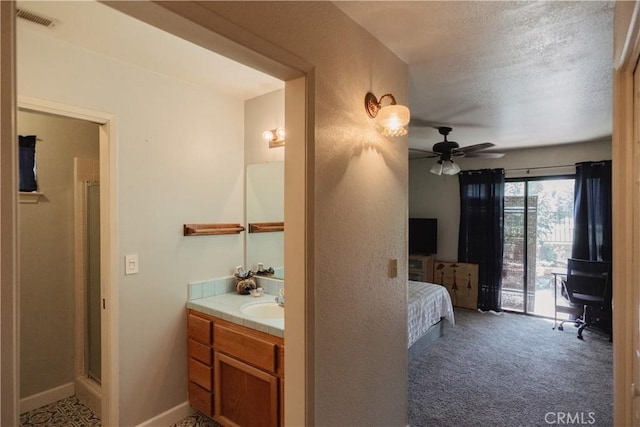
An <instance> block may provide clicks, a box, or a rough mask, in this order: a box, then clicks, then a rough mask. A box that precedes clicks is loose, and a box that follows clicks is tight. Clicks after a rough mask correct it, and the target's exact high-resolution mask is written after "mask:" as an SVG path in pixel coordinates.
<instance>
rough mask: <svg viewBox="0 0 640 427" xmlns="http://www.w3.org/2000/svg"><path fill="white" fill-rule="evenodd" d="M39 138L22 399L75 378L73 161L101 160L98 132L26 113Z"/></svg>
mask: <svg viewBox="0 0 640 427" xmlns="http://www.w3.org/2000/svg"><path fill="white" fill-rule="evenodd" d="M18 132H19V134H20V135H37V136H38V138H39V139H40V140H39V141H37V143H36V155H37V170H38V190H39V191H40V192H42V193H44V196H45V197H44V198H42V199H41V200H40V202H39V203H37V204H20V395H21V397H28V396H31V395H34V394H36V393H40V392H43V391H47V390H49V389H52V388H55V387H58V386H61V385H63V384H66V383H69V382H72V381H73V379H74V357H75V355H74V353H75V346H74V344H75V343H74V332H75V324H74V319H75V317H74V316H75V302H74V301H75V300H74V287H75V284H74V271H75V270H74V222H73V221H74V218H73V207H74V205H73V189H74V187H73V179H74V177H73V158H74V157H76V156H78V157H84V158H94V159H97V158H98V125H96V124H94V123H89V122H83V121H79V120H72V119H65V118H60V117H55V116H49V115H44V114H35V113H29V112H20V113H19V114H18Z"/></svg>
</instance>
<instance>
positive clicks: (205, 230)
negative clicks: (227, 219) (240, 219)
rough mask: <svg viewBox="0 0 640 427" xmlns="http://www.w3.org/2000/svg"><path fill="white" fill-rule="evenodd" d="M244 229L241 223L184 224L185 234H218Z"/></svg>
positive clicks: (234, 232)
mask: <svg viewBox="0 0 640 427" xmlns="http://www.w3.org/2000/svg"><path fill="white" fill-rule="evenodd" d="M241 231H244V227H243V226H241V225H240V224H184V226H183V232H184V235H185V236H211V235H217V234H239V233H240V232H241Z"/></svg>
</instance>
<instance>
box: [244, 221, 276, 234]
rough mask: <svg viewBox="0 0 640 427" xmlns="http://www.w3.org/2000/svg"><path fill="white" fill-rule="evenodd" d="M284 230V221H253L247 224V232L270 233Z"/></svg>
mask: <svg viewBox="0 0 640 427" xmlns="http://www.w3.org/2000/svg"><path fill="white" fill-rule="evenodd" d="M274 231H284V222H253V223H250V224H249V233H271V232H274Z"/></svg>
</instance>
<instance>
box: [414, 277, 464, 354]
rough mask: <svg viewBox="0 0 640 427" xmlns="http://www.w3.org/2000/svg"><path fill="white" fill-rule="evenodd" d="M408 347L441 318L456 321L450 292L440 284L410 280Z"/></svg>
mask: <svg viewBox="0 0 640 427" xmlns="http://www.w3.org/2000/svg"><path fill="white" fill-rule="evenodd" d="M408 301H409V307H408V316H407V317H408V329H409V341H408V347H411V346H412V345H413V343H414V342H416V341H417V340H418V338H420V337H421V336H422V335H424V333H425V332H427V330H428V329H429V328H430V327H431V326H433V325H435V324H436V323H438V322H439V321H440V319H441V318H443V317H444V318H445V319H447V320H448V321H449V322H451V323H452V324H454V323H455V319H454V317H453V305H452V304H451V297H449V292H447V290H446V289H445V288H444V287H443V286H440V285H435V284H433V283H425V282H415V281H413V280H409V281H408Z"/></svg>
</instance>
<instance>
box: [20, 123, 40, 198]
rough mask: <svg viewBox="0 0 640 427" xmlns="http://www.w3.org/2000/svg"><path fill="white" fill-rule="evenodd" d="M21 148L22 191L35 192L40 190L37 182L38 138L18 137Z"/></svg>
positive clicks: (32, 136) (31, 136)
mask: <svg viewBox="0 0 640 427" xmlns="http://www.w3.org/2000/svg"><path fill="white" fill-rule="evenodd" d="M18 139H19V146H20V154H19V158H20V164H19V169H20V191H25V192H33V191H37V190H38V184H37V182H36V136H35V135H28V136H22V135H20V136H19V137H18Z"/></svg>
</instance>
